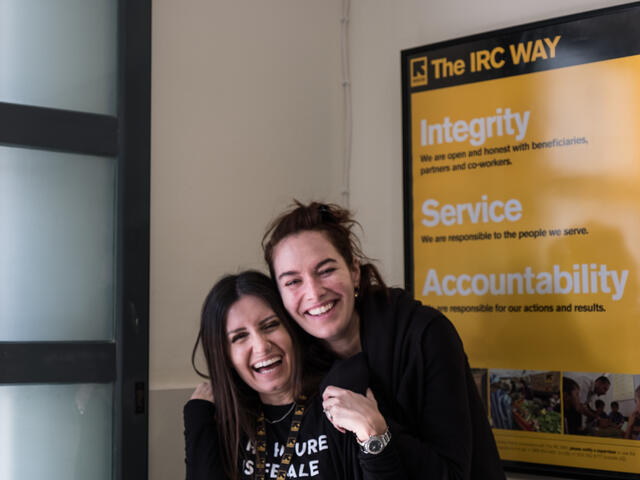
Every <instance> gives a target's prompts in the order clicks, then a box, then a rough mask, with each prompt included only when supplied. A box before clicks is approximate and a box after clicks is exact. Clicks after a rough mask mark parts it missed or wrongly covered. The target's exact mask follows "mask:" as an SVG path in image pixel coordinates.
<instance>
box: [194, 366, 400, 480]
mask: <svg viewBox="0 0 640 480" xmlns="http://www.w3.org/2000/svg"><path fill="white" fill-rule="evenodd" d="M363 369H365V370H364V372H365V373H364V375H363ZM354 377H355V379H354V382H355V383H356V384H358V385H357V386H354V388H353V390H354V391H358V393H364V392H363V391H362V390H363V388H364V387H363V385H364V386H366V384H367V381H366V363H365V361H364V357H363V356H362V355H357V356H355V357H351V358H350V359H347V360H344V361H341V362H337V363H336V365H334V366H333V368H332V369H331V371H330V372H329V374H328V375H327V377H326V378H325V380H324V381H323V385H334V386H339V387H342V388H348V387H349V384H350V383H352V382H349V381H348V380H345V379H348V378H354ZM320 391H322V390H320ZM264 408H265V417H266V418H269V419H272V420H273V419H277V418H280V417H281V416H282V415H284V414H285V413H286V412H287V410H288V409H289V408H290V405H284V406H269V405H265V406H264ZM214 417H215V406H214V404H212V403H211V402H207V401H205V400H190V401H189V402H187V404H186V405H185V407H184V423H185V450H186V467H187V480H205V479H206V480H217V479H226V476H225V474H224V470H223V466H222V459H221V457H220V455H221V453H220V452H221V449H220V439H219V438H218V434H217V430H216V425H215V420H214ZM290 423H291V415H287V416H286V417H285V418H284V419H283V420H282V421H280V422H278V423H274V424H269V423H267V425H266V427H267V452H266V470H265V478H276V476H277V471H278V465H279V461H280V458H281V455H282V448H283V447H282V446H283V445H284V443H285V442H286V439H287V434H288V433H289V427H290ZM392 435H393V432H392ZM240 448H241V450H242V451H243V453H244V455H242V456H241V457H242V459H241V461H240V465H239V470H240V475H241V478H242V479H247V480H248V479H252V478H253V477H254V468H255V455H254V451H253V447H252V445H250V444H249V442H248V441H247V440H246V439H245V441H244V443H243V445H241V446H240ZM294 452H295V455H294V458H293V460H292V462H291V465H290V467H289V470H288V473H289V475H288V477H287V478H310V479H311V478H313V479H314V480H340V479H344V480H404V479H406V473H405V471H404V468H403V466H402V465H401V463H400V460H399V456H398V453H397V450H396V447H395V445H394V439H393V436H392V439H391V442H390V443H389V445H387V448H385V449H384V450H383V451H382V452H381V453H379V454H377V455H371V454H365V453H363V452H361V451H360V447H359V445H358V444H357V442H356V439H355V437H354V436H353V435H352V434H351V433H346V434H343V433H340V432H339V431H338V430H336V429H335V427H334V426H333V425H332V424H331V423H330V422H329V421H328V420H327V418H326V416H325V415H324V413H323V411H322V397H321V396H320V395H315V396H314V397H313V398H311V399H310V401H309V405H308V406H307V408H306V410H305V413H304V416H303V419H302V424H301V428H300V432H299V434H298V439H297V441H296V445H295V449H294Z"/></svg>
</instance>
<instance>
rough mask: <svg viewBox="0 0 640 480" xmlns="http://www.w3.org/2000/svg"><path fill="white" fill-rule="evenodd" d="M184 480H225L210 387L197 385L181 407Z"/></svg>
mask: <svg viewBox="0 0 640 480" xmlns="http://www.w3.org/2000/svg"><path fill="white" fill-rule="evenodd" d="M184 440H185V464H186V478H187V480H226V478H227V477H226V475H225V473H224V465H223V463H222V456H221V454H220V443H219V440H218V432H217V430H216V423H215V405H214V404H213V395H212V394H211V386H210V385H209V384H208V383H206V384H200V385H199V386H198V387H197V388H196V390H195V391H194V392H193V395H192V396H191V399H190V400H189V401H188V402H187V404H186V405H185V406H184Z"/></svg>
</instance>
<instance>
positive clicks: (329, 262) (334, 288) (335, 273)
mask: <svg viewBox="0 0 640 480" xmlns="http://www.w3.org/2000/svg"><path fill="white" fill-rule="evenodd" d="M273 269H274V273H275V280H276V282H277V284H278V289H279V290H280V296H281V297H282V301H283V303H284V306H285V308H286V309H287V311H288V312H289V314H290V315H291V316H292V317H293V319H294V320H295V321H296V322H297V323H298V324H299V325H300V326H301V327H302V328H303V329H304V330H305V331H306V332H307V333H309V334H310V335H313V336H314V337H316V338H320V339H322V340H325V341H327V342H328V343H329V345H330V346H331V347H332V348H333V347H335V345H337V344H339V343H340V342H349V341H350V340H352V339H351V338H350V337H351V336H353V335H359V332H358V327H357V323H358V317H357V313H356V311H355V297H354V292H355V287H356V286H357V285H358V284H359V281H360V268H359V266H358V265H357V264H354V265H351V266H350V265H347V263H346V262H345V260H344V258H343V257H342V256H341V255H340V253H338V251H337V250H336V248H335V247H334V246H333V244H332V243H331V242H330V241H329V240H328V238H327V236H326V235H325V234H324V233H322V232H318V231H303V232H300V233H297V234H294V235H289V236H288V237H285V238H284V239H283V240H281V241H280V242H279V243H278V244H277V245H276V246H275V248H274V254H273ZM334 350H337V349H336V348H334Z"/></svg>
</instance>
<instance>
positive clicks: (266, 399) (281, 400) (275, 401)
mask: <svg viewBox="0 0 640 480" xmlns="http://www.w3.org/2000/svg"><path fill="white" fill-rule="evenodd" d="M258 395H260V401H261V402H262V403H264V404H265V405H276V406H278V405H289V404H290V403H293V401H294V398H293V392H283V393H273V394H272V393H259V394H258Z"/></svg>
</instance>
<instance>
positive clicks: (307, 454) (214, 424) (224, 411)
mask: <svg viewBox="0 0 640 480" xmlns="http://www.w3.org/2000/svg"><path fill="white" fill-rule="evenodd" d="M298 333H300V334H301V335H303V336H304V333H301V332H300V331H299V329H298V327H297V326H295V324H294V323H293V322H291V321H290V320H289V317H288V315H287V313H286V311H285V310H284V307H283V306H282V304H281V301H280V297H279V295H278V292H277V290H276V288H275V286H274V285H273V283H272V281H271V280H270V279H269V278H268V277H267V276H265V275H263V274H261V273H259V272H254V271H247V272H243V273H240V274H238V275H229V276H226V277H223V278H222V279H221V280H220V281H218V282H217V283H216V285H214V287H213V288H212V290H211V291H210V293H209V295H208V296H207V298H206V300H205V302H204V305H203V308H202V318H201V326H200V331H199V334H198V339H197V341H196V345H195V347H194V355H192V361H193V360H194V359H195V352H196V349H197V348H198V347H199V346H201V347H202V349H203V352H204V357H205V359H206V364H207V370H208V375H206V376H207V377H208V378H209V382H206V383H204V384H202V385H200V386H199V387H198V388H197V389H196V391H195V392H194V394H193V395H192V398H191V400H190V401H189V402H188V403H187V404H186V405H185V408H184V421H185V445H186V467H187V479H188V480H201V479H202V480H204V479H207V480H211V479H231V480H236V479H250V478H251V479H253V478H255V479H263V478H277V479H285V478H298V477H304V476H309V477H313V478H315V479H320V480H322V479H345V480H346V479H356V480H357V479H361V480H386V479H401V478H406V475H405V474H404V472H403V468H402V466H401V464H400V462H399V460H398V456H397V454H396V451H395V448H394V442H393V441H392V440H391V437H390V433H389V431H388V429H387V425H386V422H385V419H384V418H383V417H382V415H381V414H380V412H379V410H378V408H377V403H376V401H375V399H374V398H373V394H372V393H371V391H370V390H367V382H368V380H367V378H368V372H367V367H366V362H365V361H364V358H361V357H360V358H359V357H357V356H356V357H353V358H350V359H349V360H347V361H338V362H337V363H334V364H333V366H332V367H331V369H330V370H329V371H328V373H327V369H328V366H329V365H331V362H332V360H333V356H332V354H331V353H330V352H329V351H328V350H327V351H323V350H322V348H320V347H318V346H317V344H316V345H315V347H314V346H313V345H312V344H310V345H308V346H304V347H303V345H302V344H301V343H300V342H301V340H299V338H298ZM194 368H195V366H194ZM196 371H197V369H196ZM323 377H324V380H322V379H323ZM325 385H331V387H328V388H327V389H326V390H325V388H324V386H325ZM337 389H339V393H336V392H335V391H334V390H337ZM327 391H328V392H329V393H328V394H327V393H326V392H327ZM323 392H324V393H325V395H330V396H332V397H333V396H335V395H336V394H337V395H339V396H340V399H341V403H340V404H339V405H338V404H336V405H334V406H328V408H323V405H322V403H323V398H322V396H321V394H322V393H323ZM325 407H327V406H326V405H325ZM371 438H375V439H377V440H378V441H377V442H371V441H370V439H371ZM359 443H360V445H358V444H359Z"/></svg>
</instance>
